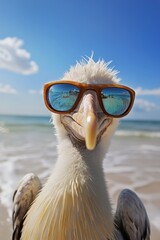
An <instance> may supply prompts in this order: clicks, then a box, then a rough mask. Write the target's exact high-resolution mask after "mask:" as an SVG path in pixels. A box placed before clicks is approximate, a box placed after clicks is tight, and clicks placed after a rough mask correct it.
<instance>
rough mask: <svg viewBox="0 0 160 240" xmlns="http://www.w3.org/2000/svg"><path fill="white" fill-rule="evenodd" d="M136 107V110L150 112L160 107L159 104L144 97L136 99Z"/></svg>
mask: <svg viewBox="0 0 160 240" xmlns="http://www.w3.org/2000/svg"><path fill="white" fill-rule="evenodd" d="M134 108H135V110H138V111H143V112H150V111H152V110H155V109H160V107H159V105H157V104H155V103H153V102H150V101H148V100H144V99H136V100H135V103H134Z"/></svg>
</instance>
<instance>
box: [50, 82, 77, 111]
mask: <svg viewBox="0 0 160 240" xmlns="http://www.w3.org/2000/svg"><path fill="white" fill-rule="evenodd" d="M79 92H80V90H79V88H78V87H76V86H74V85H72V84H67V83H60V84H55V85H52V86H51V87H50V88H49V91H48V102H49V104H50V106H51V108H53V109H54V110H56V111H60V112H64V111H69V110H70V109H71V108H72V107H73V105H74V104H75V102H76V100H77V97H78V94H79Z"/></svg>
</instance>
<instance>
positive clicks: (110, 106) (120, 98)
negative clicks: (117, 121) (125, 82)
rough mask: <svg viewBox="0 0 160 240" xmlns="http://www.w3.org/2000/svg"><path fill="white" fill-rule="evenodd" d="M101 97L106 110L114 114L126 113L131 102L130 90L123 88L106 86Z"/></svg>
mask: <svg viewBox="0 0 160 240" xmlns="http://www.w3.org/2000/svg"><path fill="white" fill-rule="evenodd" d="M101 97H102V102H103V105H104V108H105V110H106V112H107V113H109V114H111V115H113V116H120V115H122V114H123V113H125V112H126V111H127V109H128V107H129V105H130V102H131V96H130V93H129V91H128V90H126V89H123V88H114V87H110V88H105V89H103V90H102V91H101Z"/></svg>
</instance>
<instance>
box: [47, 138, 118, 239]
mask: <svg viewBox="0 0 160 240" xmlns="http://www.w3.org/2000/svg"><path fill="white" fill-rule="evenodd" d="M58 156H59V157H58V161H57V164H56V166H55V169H54V171H53V174H52V176H51V177H50V179H49V185H50V186H53V185H55V183H56V185H57V187H56V189H58V191H57V193H56V195H57V196H56V199H59V200H58V202H57V206H60V205H61V207H60V212H59V214H62V211H63V214H62V215H63V217H65V224H66V227H67V229H70V230H71V231H69V230H68V234H69V232H70V233H72V234H75V235H72V236H70V235H69V236H68V238H66V239H75V240H79V239H95V240H96V239H98V240H103V239H104V240H106V238H107V237H108V239H110V237H111V236H112V230H113V219H112V210H111V205H110V201H109V196H108V192H107V186H106V182H105V178H104V173H103V169H102V158H103V154H101V149H100V146H99V147H97V148H96V149H95V151H88V150H86V149H85V150H84V149H78V148H75V147H73V145H72V143H71V142H70V141H68V139H63V140H62V141H61V143H60V145H59V147H58ZM60 202H61V204H60ZM57 209H58V207H56V212H57ZM66 216H68V217H67V218H66ZM63 217H62V218H61V219H63ZM57 222H58V219H57ZM60 225H63V220H62V222H61V223H60ZM63 227H64V226H63ZM76 234H78V235H77V238H76V237H75V236H76ZM81 234H82V238H81V237H80V236H81ZM86 236H87V238H86ZM61 239H65V238H61Z"/></svg>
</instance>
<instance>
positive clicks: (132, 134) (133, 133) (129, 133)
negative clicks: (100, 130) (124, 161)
mask: <svg viewBox="0 0 160 240" xmlns="http://www.w3.org/2000/svg"><path fill="white" fill-rule="evenodd" d="M115 135H116V136H119V137H149V138H160V132H149V131H148V132H147V131H129V130H118V131H117V132H116V133H115Z"/></svg>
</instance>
